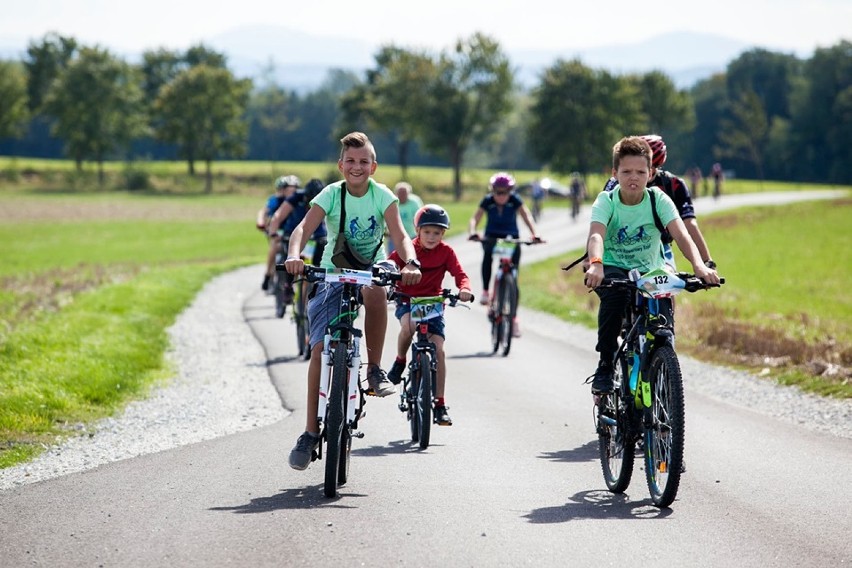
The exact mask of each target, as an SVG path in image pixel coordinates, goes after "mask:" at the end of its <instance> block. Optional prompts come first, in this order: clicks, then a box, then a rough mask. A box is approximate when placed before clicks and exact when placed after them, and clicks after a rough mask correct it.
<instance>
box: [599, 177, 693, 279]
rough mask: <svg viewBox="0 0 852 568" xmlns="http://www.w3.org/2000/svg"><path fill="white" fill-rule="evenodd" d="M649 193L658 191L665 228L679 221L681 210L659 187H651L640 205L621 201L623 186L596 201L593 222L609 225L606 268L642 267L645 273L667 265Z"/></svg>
mask: <svg viewBox="0 0 852 568" xmlns="http://www.w3.org/2000/svg"><path fill="white" fill-rule="evenodd" d="M649 191H653V192H654V196H655V198H656V202H657V215H658V216H659V217H660V221H661V222H662V224H663V226H664V227H665V226H668V224H669V223H671V222H672V221H674V220H675V219H677V218H678V212H677V207H676V206H675V204H674V202H673V201H672V200H671V198H670V197H669V196H668V195H666V194H665V193H663V191H662V190H660V188H658V187H649V188H648V189H647V191H645V195H644V196H643V197H642V201H640V202H639V203H638V204H636V205H625V204H624V203H622V202H621V196H620V194H621V186H615V189H613V190H612V191H611V192H609V191H602V192H601V193H600V194H598V197H597V198H596V199H595V203H594V205H592V221H596V222H598V223H603V224H604V225H606V236H605V238H604V253H603V263H604V264H605V265H609V266H617V267H619V268H623V269H625V270H630V269H632V268H638V269H639V271H640V272H642V273H643V274H644V273H646V272H649V271H651V270H654V269H655V268H663V266H664V265H665V258H664V257H663V243H662V240H661V233H660V230H659V229H657V226H656V224H655V223H654V213H653V212H652V210H651V198H650V197H649V194H648V192H649Z"/></svg>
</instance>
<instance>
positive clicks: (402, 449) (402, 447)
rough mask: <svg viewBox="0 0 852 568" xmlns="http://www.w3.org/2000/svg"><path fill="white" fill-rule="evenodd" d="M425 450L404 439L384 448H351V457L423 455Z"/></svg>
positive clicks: (374, 446)
mask: <svg viewBox="0 0 852 568" xmlns="http://www.w3.org/2000/svg"><path fill="white" fill-rule="evenodd" d="M442 446H443V444H434V443H430V444H429V447H430V448H431V447H436V448H440V447H442ZM427 450H428V448H427ZM427 450H421V449H420V445H419V444H418V443H417V442H412V441H411V440H408V439H405V440H396V441H391V442H388V444H387V445H385V446H379V445H373V446H367V447H366V448H352V455H357V456H365V457H373V458H377V457H382V456H390V455H401V454H418V453H425V452H426V451H427Z"/></svg>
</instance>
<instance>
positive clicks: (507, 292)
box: [500, 272, 518, 357]
mask: <svg viewBox="0 0 852 568" xmlns="http://www.w3.org/2000/svg"><path fill="white" fill-rule="evenodd" d="M500 294H501V298H500V323H501V325H502V327H503V329H502V331H501V334H500V335H501V336H502V339H503V357H505V356H506V355H508V354H509V350H510V349H511V348H512V324H513V323H514V320H515V314H516V313H517V311H518V287H517V283H516V282H515V276H514V275H513V274H512V273H511V272H507V273H506V274H504V275H503V278H502V279H501V287H500Z"/></svg>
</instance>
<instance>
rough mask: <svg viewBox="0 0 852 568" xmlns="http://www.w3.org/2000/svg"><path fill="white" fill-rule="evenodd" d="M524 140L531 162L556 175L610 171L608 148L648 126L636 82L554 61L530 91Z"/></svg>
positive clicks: (576, 64) (610, 161)
mask: <svg viewBox="0 0 852 568" xmlns="http://www.w3.org/2000/svg"><path fill="white" fill-rule="evenodd" d="M532 96H533V100H534V102H533V104H532V108H531V111H530V113H531V117H532V118H531V120H530V123H529V127H528V134H527V139H528V140H529V144H530V149H531V152H532V154H533V156H535V157H536V158H538V159H539V160H541V161H542V162H545V163H547V164H549V165H550V167H551V168H552V169H553V170H554V171H556V172H560V173H567V172H570V171H572V170H577V171H580V172H583V173H588V172H592V171H600V168H601V167H602V166H603V168H604V169H605V170H608V169H609V165H610V164H611V163H612V146H613V144H615V143H616V142H617V141H618V140H619V139H620V138H621V137H622V136H624V134H625V133H629V132H641V131H643V130H645V128H644V127H645V125H646V123H647V121H646V119H645V115H644V114H643V113H642V108H641V104H642V100H641V97H640V96H639V93H638V90H637V85H636V82H635V81H630V80H627V79H620V78H618V77H615V76H613V75H610V74H609V73H608V72H606V71H603V70H593V69H591V68H589V67H586V66H585V65H583V64H582V63H581V62H580V61H579V60H573V61H568V62H566V61H562V60H560V61H557V62H556V64H555V65H554V66H553V67H550V68H549V69H546V70H545V72H544V76H543V77H542V81H541V83H540V84H539V85H538V86H537V87H536V88H535V89H533V92H532Z"/></svg>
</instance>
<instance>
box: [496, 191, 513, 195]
mask: <svg viewBox="0 0 852 568" xmlns="http://www.w3.org/2000/svg"><path fill="white" fill-rule="evenodd" d="M492 193H493V194H494V195H509V193H510V192H508V191H493V192H492Z"/></svg>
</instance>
